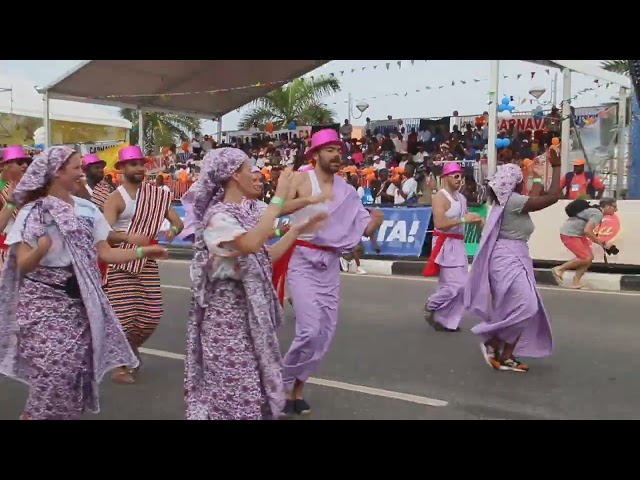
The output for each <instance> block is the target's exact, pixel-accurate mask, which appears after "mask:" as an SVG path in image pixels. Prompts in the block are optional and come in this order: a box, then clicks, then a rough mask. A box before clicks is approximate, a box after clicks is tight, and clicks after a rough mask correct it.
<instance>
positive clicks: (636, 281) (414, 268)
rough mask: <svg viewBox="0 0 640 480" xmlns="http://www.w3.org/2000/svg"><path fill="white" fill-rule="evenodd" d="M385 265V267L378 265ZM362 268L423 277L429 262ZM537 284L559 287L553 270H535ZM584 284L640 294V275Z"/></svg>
mask: <svg viewBox="0 0 640 480" xmlns="http://www.w3.org/2000/svg"><path fill="white" fill-rule="evenodd" d="M381 263H384V265H378V264H381ZM361 264H362V268H363V269H365V270H366V271H367V272H369V273H372V274H374V275H404V276H420V277H421V276H422V269H423V268H424V267H425V265H426V264H427V262H423V261H415V262H414V261H406V260H405V261H397V262H394V261H389V260H387V261H385V260H361ZM534 273H535V277H536V283H537V284H538V285H557V284H556V282H555V280H554V278H553V275H552V274H551V269H548V268H535V269H534ZM572 279H573V274H571V273H567V274H566V275H565V276H564V285H565V286H568V285H569V284H570V282H571V280H572ZM583 283H584V284H585V286H586V287H587V288H589V289H590V290H606V291H611V292H640V275H622V274H615V273H591V272H587V274H586V275H585V276H584V277H583Z"/></svg>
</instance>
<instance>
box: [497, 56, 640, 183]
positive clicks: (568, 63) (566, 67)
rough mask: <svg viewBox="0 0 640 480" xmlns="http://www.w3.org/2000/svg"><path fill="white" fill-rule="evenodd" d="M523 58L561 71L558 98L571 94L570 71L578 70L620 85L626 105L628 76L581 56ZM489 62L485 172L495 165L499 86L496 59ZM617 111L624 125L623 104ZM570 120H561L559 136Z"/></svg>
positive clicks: (565, 152) (566, 110) (564, 150)
mask: <svg viewBox="0 0 640 480" xmlns="http://www.w3.org/2000/svg"><path fill="white" fill-rule="evenodd" d="M522 61H523V62H531V63H535V64H538V65H544V66H547V67H550V68H557V69H559V70H561V71H562V75H563V81H562V99H563V100H564V99H568V98H571V72H576V73H582V74H584V75H590V76H592V77H594V78H597V79H598V80H602V81H605V82H609V83H612V84H615V85H618V86H619V87H620V105H623V106H624V105H626V96H627V92H628V90H629V89H630V88H631V80H630V79H629V78H628V77H626V76H624V75H620V74H617V73H612V72H609V71H607V70H605V69H603V68H600V67H595V66H593V64H592V63H590V62H587V61H585V60H522ZM490 62H491V64H490V65H491V66H490V71H489V92H492V93H490V95H491V101H492V104H491V108H489V145H488V147H489V152H488V155H487V157H488V158H487V163H488V171H489V175H492V174H493V173H494V172H495V170H496V166H497V149H496V146H495V140H496V136H497V123H498V122H497V106H498V102H499V101H500V99H499V98H498V93H497V92H498V91H499V86H500V60H490ZM570 109H571V105H570V104H569V103H568V102H563V104H562V116H563V117H565V118H566V117H568V116H569V115H570V111H571V110H570ZM618 112H619V113H618V114H619V115H622V118H619V121H618V123H619V124H622V125H624V123H625V119H624V115H625V112H626V108H618ZM570 128H571V122H570V121H569V120H565V121H563V122H562V138H563V139H568V138H569V134H570ZM569 143H570V142H568V141H564V142H562V144H561V157H562V172H563V173H564V172H566V171H568V170H569ZM621 147H622V148H620V149H619V157H618V167H619V170H621V168H620V167H621V165H620V164H621V163H622V164H624V145H621Z"/></svg>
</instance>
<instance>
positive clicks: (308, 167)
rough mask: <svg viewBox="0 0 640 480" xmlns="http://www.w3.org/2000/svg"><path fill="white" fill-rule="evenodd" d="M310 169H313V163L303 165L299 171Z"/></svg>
mask: <svg viewBox="0 0 640 480" xmlns="http://www.w3.org/2000/svg"><path fill="white" fill-rule="evenodd" d="M309 170H313V165H309V164H307V165H303V166H301V167H300V168H299V169H298V171H299V172H308V171H309Z"/></svg>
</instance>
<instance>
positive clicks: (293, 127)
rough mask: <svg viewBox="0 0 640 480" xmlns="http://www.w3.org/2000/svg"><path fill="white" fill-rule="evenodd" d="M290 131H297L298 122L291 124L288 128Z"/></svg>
mask: <svg viewBox="0 0 640 480" xmlns="http://www.w3.org/2000/svg"><path fill="white" fill-rule="evenodd" d="M287 128H288V129H289V130H295V129H296V128H297V125H296V122H289V125H288V127H287Z"/></svg>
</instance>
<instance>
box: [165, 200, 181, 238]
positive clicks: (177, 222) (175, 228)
mask: <svg viewBox="0 0 640 480" xmlns="http://www.w3.org/2000/svg"><path fill="white" fill-rule="evenodd" d="M165 218H166V219H167V220H169V223H170V224H171V228H170V229H169V231H167V232H164V236H165V238H166V239H167V241H168V242H169V243H171V242H172V241H173V239H174V238H175V237H176V235H179V234H180V232H182V230H183V229H184V223H183V222H182V219H181V218H180V215H178V212H176V210H175V209H174V208H173V207H169V209H168V210H167V215H166V216H165Z"/></svg>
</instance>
